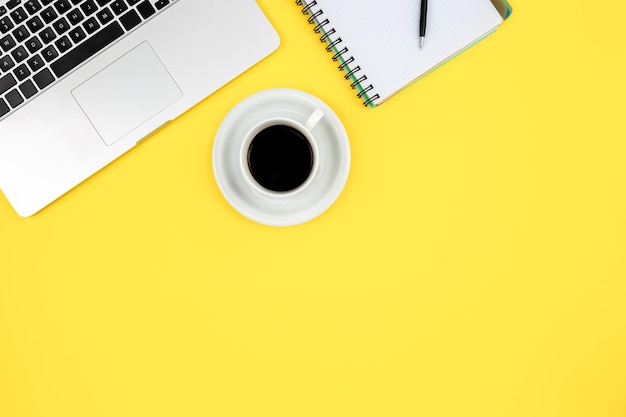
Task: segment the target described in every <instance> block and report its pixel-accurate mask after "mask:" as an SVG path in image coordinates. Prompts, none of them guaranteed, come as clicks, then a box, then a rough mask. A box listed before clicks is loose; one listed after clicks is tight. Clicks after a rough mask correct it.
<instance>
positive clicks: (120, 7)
mask: <svg viewBox="0 0 626 417" xmlns="http://www.w3.org/2000/svg"><path fill="white" fill-rule="evenodd" d="M111 10H113V13H115V14H116V15H120V14H122V13H124V12H125V11H126V10H128V6H127V5H126V3H124V0H115V1H114V2H113V3H111Z"/></svg>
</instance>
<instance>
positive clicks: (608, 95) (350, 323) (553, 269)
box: [0, 0, 626, 417]
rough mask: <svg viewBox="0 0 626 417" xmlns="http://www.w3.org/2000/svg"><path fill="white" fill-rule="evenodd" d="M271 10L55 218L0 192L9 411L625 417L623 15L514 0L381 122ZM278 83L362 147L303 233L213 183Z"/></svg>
mask: <svg viewBox="0 0 626 417" xmlns="http://www.w3.org/2000/svg"><path fill="white" fill-rule="evenodd" d="M259 3H260V5H261V6H262V8H263V9H264V10H265V12H266V13H267V15H268V17H269V18H270V20H271V21H272V23H273V24H274V25H275V27H276V29H277V31H278V32H279V34H280V35H281V38H282V45H281V46H280V48H279V50H278V51H277V52H276V53H274V54H273V55H271V56H270V57H269V58H267V59H266V60H264V61H263V62H262V63H260V64H259V65H257V66H256V67H254V68H253V69H251V70H250V71H249V72H247V73H246V74H244V75H243V76H242V77H240V78H239V79H237V80H236V81H234V82H232V83H231V84H229V85H228V86H226V87H225V88H223V89H222V90H221V91H219V92H218V93H216V94H215V95H213V96H211V97H210V98H208V99H207V100H205V101H203V102H202V103H201V104H199V105H198V106H196V107H195V108H194V109H193V110H191V111H189V112H188V113H187V114H185V115H183V116H182V117H181V118H180V119H179V120H178V121H176V122H175V123H173V124H171V125H170V126H168V127H167V128H166V129H165V130H163V131H161V132H160V133H158V134H157V135H155V136H154V137H152V138H151V139H150V140H148V141H146V142H145V143H143V144H142V145H141V146H139V147H137V148H136V149H134V150H133V151H131V152H130V153H128V154H127V155H125V156H124V157H122V158H121V159H120V160H118V161H116V162H115V163H114V164H112V165H111V166H110V167H108V168H106V169H105V170H104V171H102V172H100V173H99V174H97V175H96V176H94V177H93V178H91V179H90V180H88V181H87V182H85V183H84V184H83V185H81V186H79V187H78V188H77V189H75V190H73V191H72V192H70V193H69V194H67V195H66V196H64V197H63V198H61V199H60V200H59V201H57V202H56V203H54V204H53V205H51V206H50V207H48V208H46V209H45V210H43V211H42V212H41V213H39V214H37V215H36V216H34V217H32V218H29V219H22V218H20V217H18V216H17V215H16V214H15V213H14V212H13V210H12V209H11V207H10V206H9V204H8V202H7V201H6V200H5V199H4V198H2V199H0V254H1V255H0V260H1V261H0V416H2V417H34V416H42V417H43V416H45V417H56V416H63V417H73V416H76V417H78V416H80V417H85V416H116V417H121V416H133V417H136V416H151V417H156V416H220V417H221V416H271V417H282V416H289V417H293V416H316V417H318V416H342V417H348V416H355V417H356V416H358V417H365V416H377V417H380V416H394V417H396V416H398V417H401V416H429V417H435V416H442V417H443V416H446V417H448V416H480V417H491V416H494V417H495V416H497V417H502V416H516V417H517V416H520V417H528V416H541V417H544V416H545V417H557V416H567V417H575V416H585V417H618V416H619V417H624V416H626V259H625V258H626V257H625V255H626V221H625V213H626V189H625V186H626V144H625V140H626V128H625V127H624V120H625V117H624V116H625V115H624V111H625V108H626V106H625V97H626V83H625V81H624V76H625V74H626V65H625V57H624V51H625V49H624V41H626V31H625V30H624V16H625V15H626V3H624V2H623V1H618V0H612V1H608V2H600V3H593V2H591V3H590V2H583V1H582V0H575V1H571V2H557V1H545V0H517V1H516V2H514V3H513V6H514V9H515V11H514V14H513V16H512V18H511V19H510V20H509V21H507V22H506V23H505V24H504V25H503V26H502V28H501V29H499V30H498V31H497V32H496V34H495V35H493V36H491V37H489V38H488V39H486V40H484V41H483V42H480V43H479V44H478V45H477V46H475V47H474V48H472V49H470V50H469V51H467V52H466V53H464V54H463V55H461V56H459V57H458V58H456V59H454V60H453V61H452V62H450V63H448V64H446V65H445V66H443V67H442V68H440V69H438V70H437V71H435V72H434V73H432V74H430V75H429V76H427V77H426V78H424V79H423V80H421V81H420V82H418V83H417V84H415V85H413V86H412V87H410V88H409V89H407V90H405V91H403V92H402V93H401V94H399V95H398V96H396V97H394V98H393V99H392V100H390V101H389V102H387V103H386V104H384V105H383V106H382V107H380V108H377V109H375V110H369V109H365V108H363V107H362V106H361V105H360V103H359V102H358V100H357V99H356V98H355V97H354V92H353V91H352V90H350V88H349V87H348V85H347V83H346V82H345V81H344V80H343V78H342V77H341V74H340V73H339V72H338V71H337V69H336V64H334V63H332V62H331V61H330V59H329V58H330V56H329V54H327V53H326V52H325V51H324V50H323V48H322V45H321V44H320V43H319V41H318V37H317V36H315V35H314V34H313V32H312V27H311V26H309V25H307V24H306V22H305V19H304V18H303V16H302V15H301V13H300V11H299V9H298V7H296V6H295V5H294V4H293V2H292V1H281V2H278V1H274V0H260V1H259ZM275 87H290V88H297V89H301V90H304V91H307V92H310V93H312V94H314V95H316V96H318V97H319V98H321V99H322V100H324V101H325V102H326V103H328V104H329V105H330V106H331V107H332V108H333V109H334V110H335V111H336V113H337V114H338V115H339V117H340V118H341V119H342V120H343V122H344V124H345V127H346V129H347V131H348V133H349V136H350V141H351V146H352V157H353V159H352V162H353V165H352V169H351V173H350V178H349V180H348V183H347V185H346V188H345V190H344V192H343V194H342V195H341V196H340V198H339V200H338V201H337V202H336V204H335V205H333V206H332V208H331V209H330V210H329V211H327V212H326V213H324V214H323V215H322V216H321V217H318V218H317V219H315V220H313V221H311V222H309V223H306V224H304V225H301V226H296V227H291V228H272V227H267V226H262V225H259V224H256V223H253V222H251V221H249V220H247V219H246V218H244V217H242V216H241V215H239V214H238V213H237V212H236V211H235V210H234V209H232V208H231V207H230V206H229V205H228V203H227V202H226V201H225V200H224V198H223V197H222V195H221V194H220V192H219V190H218V188H217V185H216V183H215V180H214V178H213V174H212V167H211V150H212V145H213V138H214V135H215V132H216V130H217V128H218V126H219V123H220V121H221V120H222V118H223V117H224V116H225V115H226V114H227V112H228V111H229V110H230V109H231V108H232V107H233V106H235V105H236V104H237V103H238V102H239V101H240V100H242V99H243V98H245V97H247V96H249V95H251V94H253V93H255V92H258V91H260V90H264V89H268V88H275Z"/></svg>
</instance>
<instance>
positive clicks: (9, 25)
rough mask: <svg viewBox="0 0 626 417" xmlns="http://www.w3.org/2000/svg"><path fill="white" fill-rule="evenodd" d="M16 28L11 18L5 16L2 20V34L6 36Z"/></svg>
mask: <svg viewBox="0 0 626 417" xmlns="http://www.w3.org/2000/svg"><path fill="white" fill-rule="evenodd" d="M14 27H15V25H14V24H13V22H12V21H11V19H10V18H9V16H4V17H2V18H0V33H2V34H5V33H7V32H8V31H10V30H11V29H13V28H14Z"/></svg>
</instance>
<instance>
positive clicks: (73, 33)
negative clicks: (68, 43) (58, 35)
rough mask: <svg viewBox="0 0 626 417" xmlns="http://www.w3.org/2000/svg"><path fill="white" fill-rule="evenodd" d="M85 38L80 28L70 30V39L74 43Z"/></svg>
mask: <svg viewBox="0 0 626 417" xmlns="http://www.w3.org/2000/svg"><path fill="white" fill-rule="evenodd" d="M86 37H87V35H85V31H84V30H83V28H81V27H80V26H78V27H75V28H74V29H72V30H70V38H71V39H72V40H73V41H74V43H78V42H80V41H82V40H83V39H85V38H86Z"/></svg>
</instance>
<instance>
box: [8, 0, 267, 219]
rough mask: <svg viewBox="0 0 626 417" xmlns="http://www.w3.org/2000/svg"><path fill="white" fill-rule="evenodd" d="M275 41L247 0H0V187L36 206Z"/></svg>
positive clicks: (22, 210)
mask: <svg viewBox="0 0 626 417" xmlns="http://www.w3.org/2000/svg"><path fill="white" fill-rule="evenodd" d="M278 44H279V38H278V35H277V34H276V32H275V30H274V29H273V28H272V26H271V24H270V23H269V22H268V20H267V18H266V17H265V15H264V14H263V13H262V11H261V10H260V8H259V7H258V5H257V4H256V2H255V1H254V0H28V1H27V0H0V190H2V192H3V193H4V194H5V196H6V197H7V198H8V200H9V202H10V203H11V204H12V206H13V207H14V209H15V210H16V212H17V213H18V214H20V215H21V216H30V215H32V214H34V213H36V212H37V211H39V210H40V209H42V208H43V207H45V206H46V205H48V204H49V203H51V202H52V201H54V200H55V199H57V198H58V197H60V196H61V195H63V194H64V193H65V192H67V191H68V190H70V189H72V188H73V187H75V186H76V185H77V184H79V183H80V182H82V181H83V180H85V179H86V178H88V177H89V176H91V175H92V174H94V173H95V172H96V171H98V170H100V169H101V168H102V167H104V166H105V165H107V164H108V163H110V162H111V161H113V160H114V159H116V158H118V157H119V156H120V155H122V154H123V153H125V152H126V151H128V150H129V149H131V148H132V147H133V146H135V144H137V143H138V142H139V141H140V140H141V139H142V138H144V137H146V136H148V135H150V133H151V132H154V131H155V130H157V129H158V128H159V127H161V126H163V125H164V124H165V123H167V122H169V121H171V120H173V119H175V118H176V117H177V116H179V115H180V114H181V113H183V112H184V111H185V110H187V109H189V108H190V107H192V106H193V105H194V104H196V103H198V102H199V101H200V100H202V99H203V98H205V97H206V96H208V95H209V94H211V93H212V92H214V91H215V90H217V89H219V88H220V87H222V86H223V85H224V84H226V83H228V82H229V81H230V80H232V79H233V78H235V77H236V76H237V75H239V74H241V73H242V72H244V71H245V70H246V69H248V68H249V67H251V66H252V65H254V64H255V63H257V62H258V61H260V60H261V59H263V58H264V57H265V56H267V55H269V54H270V53H271V52H273V51H274V50H275V49H276V48H277V47H278Z"/></svg>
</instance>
